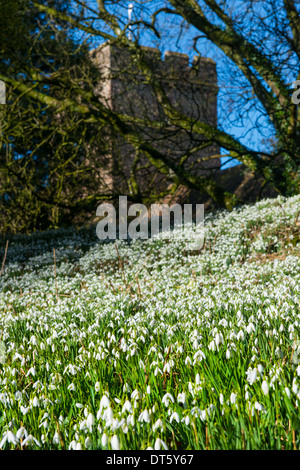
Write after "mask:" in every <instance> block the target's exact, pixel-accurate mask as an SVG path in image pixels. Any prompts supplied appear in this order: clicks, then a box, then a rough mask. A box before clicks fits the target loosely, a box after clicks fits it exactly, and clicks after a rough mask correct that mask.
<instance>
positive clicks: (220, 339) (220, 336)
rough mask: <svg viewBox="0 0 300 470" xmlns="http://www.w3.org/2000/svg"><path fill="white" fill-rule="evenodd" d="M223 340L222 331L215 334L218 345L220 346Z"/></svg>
mask: <svg viewBox="0 0 300 470" xmlns="http://www.w3.org/2000/svg"><path fill="white" fill-rule="evenodd" d="M223 341H224V340H223V336H222V335H221V334H220V333H217V334H216V336H215V343H216V345H217V346H219V344H221V343H223Z"/></svg>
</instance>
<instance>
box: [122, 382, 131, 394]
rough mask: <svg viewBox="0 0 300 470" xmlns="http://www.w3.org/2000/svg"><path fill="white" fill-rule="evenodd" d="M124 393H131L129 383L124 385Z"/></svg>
mask: <svg viewBox="0 0 300 470" xmlns="http://www.w3.org/2000/svg"><path fill="white" fill-rule="evenodd" d="M123 392H130V387H129V385H128V383H126V384H124V385H123Z"/></svg>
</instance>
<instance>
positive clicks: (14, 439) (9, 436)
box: [0, 431, 19, 449]
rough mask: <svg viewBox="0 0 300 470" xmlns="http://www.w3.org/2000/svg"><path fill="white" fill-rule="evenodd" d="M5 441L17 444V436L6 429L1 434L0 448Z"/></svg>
mask: <svg viewBox="0 0 300 470" xmlns="http://www.w3.org/2000/svg"><path fill="white" fill-rule="evenodd" d="M6 442H8V443H9V444H10V443H11V444H13V445H16V444H18V442H19V439H18V438H17V436H15V434H14V433H13V432H11V431H7V432H5V433H4V434H3V437H2V440H1V442H0V449H2V447H3V446H4V444H5V443H6Z"/></svg>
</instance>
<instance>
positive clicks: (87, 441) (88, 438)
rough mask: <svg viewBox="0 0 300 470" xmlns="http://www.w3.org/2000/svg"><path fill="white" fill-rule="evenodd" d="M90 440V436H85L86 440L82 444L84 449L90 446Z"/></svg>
mask: <svg viewBox="0 0 300 470" xmlns="http://www.w3.org/2000/svg"><path fill="white" fill-rule="evenodd" d="M92 444H93V443H92V440H91V438H90V437H87V438H86V440H85V441H84V446H85V448H86V449H88V448H89V447H92Z"/></svg>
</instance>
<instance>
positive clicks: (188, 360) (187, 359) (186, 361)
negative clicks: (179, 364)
mask: <svg viewBox="0 0 300 470" xmlns="http://www.w3.org/2000/svg"><path fill="white" fill-rule="evenodd" d="M184 363H185V365H186V366H187V365H188V364H192V361H191V358H190V356H186V358H185V361H184Z"/></svg>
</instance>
